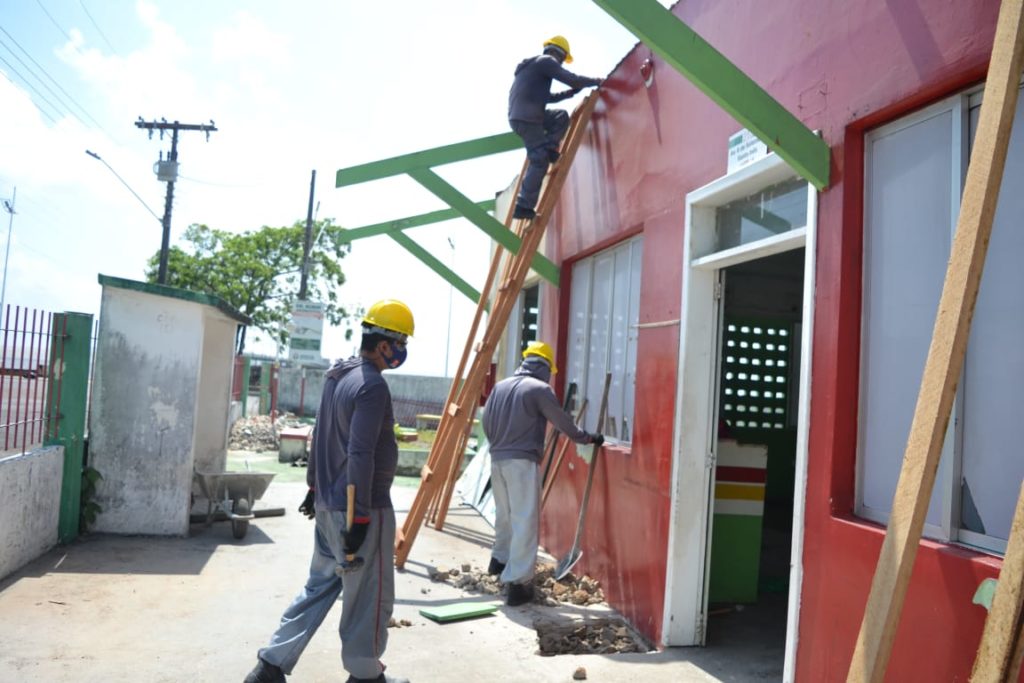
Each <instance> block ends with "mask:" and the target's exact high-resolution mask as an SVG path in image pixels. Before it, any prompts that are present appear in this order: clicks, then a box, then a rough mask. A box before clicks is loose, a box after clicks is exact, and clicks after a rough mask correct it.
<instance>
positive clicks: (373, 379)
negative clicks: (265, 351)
mask: <svg viewBox="0 0 1024 683" xmlns="http://www.w3.org/2000/svg"><path fill="white" fill-rule="evenodd" d="M414 329H415V323H414V321H413V316H412V311H410V310H409V307H408V306H406V305H405V304H403V303H402V302H401V301H396V300H394V299H384V300H382V301H378V302H377V303H375V304H373V305H372V306H370V309H369V310H368V311H367V312H366V315H365V316H364V317H363V319H362V333H363V334H362V340H361V344H360V350H359V354H358V355H355V356H352V357H351V358H348V359H346V360H339V361H337V362H335V363H334V365H333V366H331V369H330V370H328V371H327V375H326V377H325V378H324V389H323V393H322V394H321V398H320V409H319V410H318V411H317V416H316V426H315V427H314V429H313V447H312V452H311V454H310V458H309V465H308V467H307V469H306V483H307V484H308V485H309V492H308V493H307V495H306V499H305V500H304V501H303V503H302V505H301V506H300V507H299V512H301V513H303V514H305V515H306V516H307V517H309V518H310V519H315V520H316V531H315V542H314V544H313V560H312V562H310V567H309V578H308V579H307V580H306V584H305V586H304V587H303V589H302V590H301V591H300V592H299V594H298V595H297V596H296V598H295V600H294V601H293V602H292V604H291V606H290V607H288V609H287V610H285V613H284V615H283V616H282V617H281V623H280V625H279V626H278V629H277V631H275V633H274V635H273V636H272V637H271V639H270V643H269V644H268V645H267V647H264V648H262V649H260V650H259V652H258V653H257V657H258V661H257V664H256V667H255V668H254V669H253V670H252V671H251V672H249V675H248V676H246V678H245V683H284V681H285V675H286V674H290V673H291V672H292V669H293V667H294V666H295V664H296V663H297V662H298V659H299V656H300V655H301V654H302V651H303V650H304V649H305V646H306V644H307V643H308V642H309V640H310V638H312V637H313V634H314V633H316V630H317V628H318V627H319V626H320V623H321V622H322V621H323V619H324V617H325V616H326V614H327V612H328V610H330V609H331V606H332V605H333V604H334V603H335V602H336V601H337V600H338V596H339V595H340V596H341V625H340V627H339V630H340V632H341V662H342V666H344V667H345V670H346V671H347V672H348V674H349V677H348V681H350V682H359V683H361V682H363V681H367V682H369V681H373V682H374V683H408V680H407V679H404V678H395V677H392V676H391V675H389V674H385V673H384V665H383V664H381V661H380V658H381V656H382V655H383V653H384V648H385V646H386V645H387V640H388V632H387V625H388V622H389V621H390V619H391V613H392V609H393V606H394V602H395V564H394V547H395V531H396V524H395V510H394V506H393V505H392V503H391V484H392V482H393V481H394V479H395V471H396V470H397V468H398V443H397V442H396V440H395V431H394V424H395V416H394V410H393V409H392V406H391V392H390V390H389V389H388V384H387V382H386V381H385V380H384V378H383V377H382V376H381V373H382V372H383V371H384V370H387V369H394V368H397V367H398V366H400V365H401V364H402V363H403V362H404V361H405V358H406V344H407V343H408V341H409V337H411V336H412V334H413V331H414ZM350 499H351V504H352V507H351V508H349V507H348V506H349V503H350ZM349 510H351V511H352V512H351V518H349ZM349 558H352V559H349ZM343 576H344V579H342V577H343ZM343 580H344V587H345V590H344V591H342V581H343Z"/></svg>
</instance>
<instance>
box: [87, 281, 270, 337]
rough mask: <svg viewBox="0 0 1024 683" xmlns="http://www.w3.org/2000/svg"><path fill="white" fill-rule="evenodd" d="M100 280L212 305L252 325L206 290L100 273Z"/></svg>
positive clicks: (107, 283)
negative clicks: (200, 290)
mask: <svg viewBox="0 0 1024 683" xmlns="http://www.w3.org/2000/svg"><path fill="white" fill-rule="evenodd" d="M99 282H100V284H101V285H103V286H105V287H117V288H118V289H130V290H133V291H136V292H142V293H144V294H153V295H155V296H166V297H169V298H171V299H181V300H182V301H191V302H192V303H196V304H203V305H204V306H212V307H214V308H216V309H217V310H218V311H220V312H221V313H223V314H224V315H226V316H228V317H229V318H232V319H234V320H237V321H238V322H240V323H242V324H243V325H251V324H252V319H251V318H249V316H247V315H244V314H242V313H241V312H239V311H238V310H237V309H235V308H233V307H232V306H230V305H229V304H228V303H227V302H226V301H224V299H221V298H220V297H219V296H216V295H214V294H206V293H205V292H193V291H192V290H190V289H181V288H180V287H169V286H167V285H158V284H155V283H152V282H139V281H138V280H126V279H124V278H120V277H112V276H110V275H103V274H100V276H99Z"/></svg>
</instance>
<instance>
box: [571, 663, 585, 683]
mask: <svg viewBox="0 0 1024 683" xmlns="http://www.w3.org/2000/svg"><path fill="white" fill-rule="evenodd" d="M572 680H574V681H585V680H587V670H586V669H584V668H583V667H582V666H578V667H576V670H575V671H573V672H572Z"/></svg>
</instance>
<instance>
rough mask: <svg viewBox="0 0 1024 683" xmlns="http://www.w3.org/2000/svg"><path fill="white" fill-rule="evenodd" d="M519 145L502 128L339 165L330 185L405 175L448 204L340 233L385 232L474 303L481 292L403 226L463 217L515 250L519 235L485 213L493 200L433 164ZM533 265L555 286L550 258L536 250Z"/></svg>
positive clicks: (359, 235) (556, 275) (351, 237)
mask: <svg viewBox="0 0 1024 683" xmlns="http://www.w3.org/2000/svg"><path fill="white" fill-rule="evenodd" d="M522 146H523V145H522V142H521V141H520V139H519V136H517V135H516V134H515V133H502V134H500V135H491V136H489V137H484V138H477V139H475V140H467V141H465V142H458V143H455V144H453V145H445V146H443V147H435V148H433V149H427V150H422V151H419V152H413V153H411V154H404V155H402V156H397V157H392V158H390V159H382V160H380V161H373V162H370V163H367V164H361V165H359V166H350V167H349V168H342V169H339V170H338V172H337V173H336V174H335V179H334V185H335V187H348V186H350V185H358V184H360V183H366V182H371V181H373V180H380V179H382V178H389V177H391V176H397V175H407V176H409V177H410V178H412V179H413V180H415V181H416V182H417V183H419V184H420V185H422V186H423V187H424V188H426V189H427V190H428V191H430V192H431V193H432V194H434V196H436V197H438V198H439V199H441V201H443V202H444V203H445V204H447V205H448V206H449V207H451V208H448V209H442V210H440V211H433V212H430V213H425V214H420V215H418V216H410V217H407V218H400V219H397V220H393V221H387V222H384V223H377V224H374V225H367V226H363V227H361V228H354V229H351V230H345V231H344V232H343V233H342V234H343V238H344V239H346V240H347V241H350V242H351V241H355V240H357V239H362V238H364V237H371V236H374V235H385V234H386V235H387V236H388V237H390V238H391V239H393V240H395V241H396V242H397V243H398V244H400V245H401V246H402V247H403V248H405V249H406V250H407V251H409V252H410V253H411V254H413V255H414V256H415V257H416V258H418V259H419V260H420V261H421V262H423V264H424V265H426V266H427V267H428V268H430V269H431V270H433V271H434V272H435V273H437V274H438V275H440V276H441V277H442V278H444V279H445V281H446V282H448V283H450V284H451V285H452V286H453V287H455V288H456V289H458V290H459V291H460V292H462V293H463V294H465V295H466V296H467V297H469V298H470V299H471V300H472V301H473V302H474V303H475V302H479V300H480V293H479V292H478V291H477V290H476V289H474V288H473V287H472V285H470V284H469V283H468V282H466V281H465V280H463V279H462V278H460V277H459V276H458V275H456V274H455V273H454V272H452V270H451V269H449V268H448V267H446V266H445V265H444V264H443V263H442V262H441V261H440V260H439V259H437V258H436V257H435V256H433V255H432V254H431V253H430V252H429V251H427V250H426V249H424V248H423V247H422V246H420V245H419V244H417V243H416V242H415V241H414V240H413V239H412V238H411V237H409V236H408V235H406V234H405V230H406V229H408V228H412V227H417V226H421V225H429V224H431V223H439V222H441V221H446V220H451V219H453V218H465V219H467V220H468V221H470V222H471V223H473V224H474V225H475V226H476V227H478V228H479V229H481V230H483V231H484V233H486V234H487V235H488V236H489V237H490V238H491V239H493V240H494V241H495V242H497V243H498V244H500V245H501V246H502V247H504V248H505V249H508V250H509V251H510V252H512V253H513V254H515V253H518V252H519V247H520V245H521V244H522V240H521V239H520V238H519V237H518V236H517V235H516V234H515V233H514V232H512V231H511V230H509V229H508V228H506V227H505V225H504V224H503V223H502V222H501V221H499V220H498V219H496V218H495V217H494V216H492V215H491V214H490V213H488V211H493V210H494V206H495V202H494V200H493V199H491V200H488V201H482V202H474V201H473V200H471V199H469V198H468V197H466V195H464V194H462V193H461V192H460V191H459V190H458V189H456V188H455V187H453V186H452V185H451V184H450V183H449V182H448V181H446V180H445V179H444V178H442V177H441V176H439V175H438V174H437V173H436V172H435V171H434V168H435V167H437V166H443V165H445V164H452V163H456V162H459V161H468V160H470V159H476V158H478V157H483V156H490V155H492V154H500V153H501V152H508V151H511V150H514V149H521V148H522ZM532 267H533V269H534V270H535V271H536V272H537V274H538V275H540V276H541V277H543V278H544V279H545V280H547V281H548V282H550V283H552V284H553V285H555V286H556V287H557V286H558V282H559V275H560V271H559V268H558V266H557V265H555V264H554V263H552V262H551V260H550V259H548V258H546V257H545V256H543V255H542V254H536V255H535V256H534V257H533V261H532Z"/></svg>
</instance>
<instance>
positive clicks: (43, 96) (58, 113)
mask: <svg viewBox="0 0 1024 683" xmlns="http://www.w3.org/2000/svg"><path fill="white" fill-rule="evenodd" d="M0 62H3V63H4V64H6V65H7V68H8V69H9V70H10V71H11V73H13V74H15V75H16V76H17V77H18V78H20V79H21V81H22V83H24V84H25V87H27V88H30V89H31V90H32V91H33V92H34V93H35V94H36V95H37V96H38V97H39V99H41V100H42V101H44V102H46V104H48V105H49V106H50V107H51V108H52V109H53V110H54V111H56V112H57V115H58V116H59V115H60V108H59V107H55V106H54V104H53V103H52V102H50V100H48V99H46V96H45V95H43V94H42V93H41V92H39V91H38V90H36V88H35V86H33V85H32V84H31V83H29V82H28V79H26V78H25V77H24V76H22V75H21V74H20V73H18V70H17V69H15V68H14V67H13V66H11V63H10V62H8V61H7V60H6V59H4V58H3V57H0ZM4 76H5V77H6V78H7V80H8V81H11V77H10V76H7V74H4ZM11 84H12V85H14V86H15V87H17V85H18V84H17V83H15V82H14V81H11ZM29 101H30V102H31V103H32V104H33V105H35V108H36V109H38V110H39V113H40V114H42V115H43V116H45V117H46V118H48V119H50V122H51V123H53V124H54V125H57V119H55V118H54V117H53V116H51V115H50V114H49V112H47V111H45V110H44V109H43V108H42V107H40V106H39V103H38V102H36V101H35V100H33V99H32V98H31V97H30V98H29Z"/></svg>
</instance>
